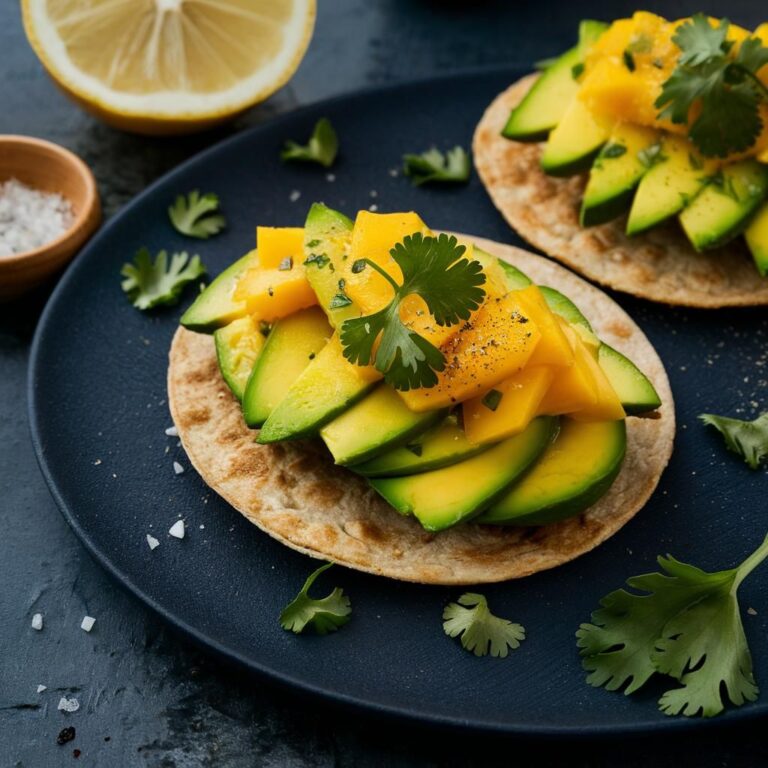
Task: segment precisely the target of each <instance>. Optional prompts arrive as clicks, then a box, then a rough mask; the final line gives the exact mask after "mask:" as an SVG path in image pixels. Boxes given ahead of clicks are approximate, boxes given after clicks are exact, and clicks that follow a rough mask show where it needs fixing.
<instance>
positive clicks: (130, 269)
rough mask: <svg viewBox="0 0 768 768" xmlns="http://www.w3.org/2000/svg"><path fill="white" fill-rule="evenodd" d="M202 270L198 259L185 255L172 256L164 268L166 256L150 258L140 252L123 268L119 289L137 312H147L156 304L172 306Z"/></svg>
mask: <svg viewBox="0 0 768 768" xmlns="http://www.w3.org/2000/svg"><path fill="white" fill-rule="evenodd" d="M205 272H206V270H205V267H204V266H203V263H202V262H201V261H200V257H199V256H192V257H191V258H190V256H189V254H188V253H187V252H186V251H182V252H181V253H174V254H173V255H172V256H171V263H170V264H168V254H167V253H166V251H160V253H158V254H157V257H156V258H155V261H154V263H153V262H152V256H151V254H150V253H149V251H148V250H147V249H146V248H142V249H141V250H140V251H138V253H137V254H136V255H135V256H134V258H133V263H132V264H131V263H130V262H127V263H126V264H123V268H122V269H121V270H120V274H121V275H122V276H123V277H124V278H125V279H124V280H123V282H122V283H121V286H122V289H123V290H124V291H125V293H126V294H127V295H128V298H129V299H130V300H131V303H132V304H133V306H134V307H136V308H137V309H151V308H152V307H157V306H159V305H160V304H166V305H171V304H176V303H177V302H178V300H179V297H180V296H181V292H182V290H184V286H185V285H187V283H191V282H192V281H193V280H197V279H198V278H199V277H202V276H203V275H204V274H205Z"/></svg>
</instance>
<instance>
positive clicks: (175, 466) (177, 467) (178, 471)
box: [173, 461, 184, 475]
mask: <svg viewBox="0 0 768 768" xmlns="http://www.w3.org/2000/svg"><path fill="white" fill-rule="evenodd" d="M173 471H174V472H175V473H176V474H177V475H180V474H182V472H184V467H182V466H181V464H179V462H178V461H174V462H173Z"/></svg>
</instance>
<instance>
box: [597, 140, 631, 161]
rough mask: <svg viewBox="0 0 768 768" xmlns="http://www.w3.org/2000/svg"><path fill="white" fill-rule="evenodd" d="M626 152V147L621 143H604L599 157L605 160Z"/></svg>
mask: <svg viewBox="0 0 768 768" xmlns="http://www.w3.org/2000/svg"><path fill="white" fill-rule="evenodd" d="M626 154H627V148H626V147H625V146H624V145H623V144H606V145H605V147H604V148H603V150H602V152H600V157H601V158H605V159H607V160H612V159H613V158H615V157H621V156H622V155H626Z"/></svg>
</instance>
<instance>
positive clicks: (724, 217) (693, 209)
mask: <svg viewBox="0 0 768 768" xmlns="http://www.w3.org/2000/svg"><path fill="white" fill-rule="evenodd" d="M766 191H768V168H767V167H766V166H765V165H763V164H762V163H758V162H757V161H756V160H742V161H741V162H738V163H731V164H730V165H725V166H723V168H722V169H721V170H720V171H719V172H718V173H717V174H715V175H714V176H713V177H712V179H711V181H710V183H709V184H708V185H707V186H706V187H705V188H704V189H703V190H702V192H701V193H700V194H699V195H698V196H697V197H696V199H695V200H694V201H693V202H692V203H691V204H690V205H689V206H688V207H687V208H685V209H684V210H683V212H682V213H681V214H680V223H681V224H682V226H683V229H684V230H685V234H686V235H688V239H689V240H690V241H691V245H692V246H693V247H694V248H695V249H696V250H697V251H704V250H707V249H708V248H717V247H718V246H721V245H724V244H725V243H727V242H728V241H729V240H732V239H733V238H734V237H736V236H737V235H739V234H741V232H742V231H743V230H744V227H745V226H746V225H747V222H748V221H749V218H750V216H752V214H753V213H754V212H755V211H756V210H757V208H758V207H759V206H760V204H761V203H762V202H763V199H764V198H765V194H766Z"/></svg>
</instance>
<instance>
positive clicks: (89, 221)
mask: <svg viewBox="0 0 768 768" xmlns="http://www.w3.org/2000/svg"><path fill="white" fill-rule="evenodd" d="M2 144H6V145H9V144H10V145H17V146H19V145H26V146H36V147H42V148H44V149H47V150H49V151H50V152H51V153H53V154H55V155H58V156H59V158H60V159H61V160H63V161H64V164H65V165H66V166H67V167H68V168H69V169H70V171H71V173H72V174H73V175H77V176H80V178H81V179H82V181H83V182H84V184H85V197H84V200H83V205H82V207H81V209H80V211H79V212H78V214H77V216H76V217H75V220H74V221H73V222H72V224H71V226H70V227H69V229H67V230H66V231H65V232H62V234H61V235H59V236H58V237H57V238H56V239H55V240H51V241H49V242H47V243H45V245H41V246H40V247H39V248H34V249H33V250H31V251H22V252H21V253H15V254H13V255H11V256H0V269H2V268H3V266H8V267H10V266H11V265H19V264H20V263H21V262H23V261H32V260H33V259H37V258H40V257H44V256H46V255H48V254H49V253H50V252H53V251H58V252H59V253H61V252H62V251H66V250H67V249H66V248H62V246H63V245H65V244H66V243H67V241H70V240H71V241H72V242H73V243H75V242H76V241H79V242H80V243H82V242H84V241H85V240H86V239H87V237H88V235H90V232H91V231H92V230H93V229H95V227H96V224H97V223H98V219H99V217H98V215H96V216H94V213H95V212H97V211H98V210H99V191H98V187H97V186H96V179H95V178H94V176H93V173H92V172H91V169H90V168H89V167H88V166H87V165H86V164H85V162H84V161H83V160H81V159H80V158H79V157H78V156H77V155H76V154H75V153H74V152H71V151H70V150H68V149H66V148H65V147H62V146H60V145H59V144H55V143H54V142H52V141H46V140H45V139H37V138H34V137H33V136H21V135H17V134H2V135H0V145H2ZM89 230H90V231H89ZM75 247H76V246H75ZM41 260H43V259H41Z"/></svg>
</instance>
